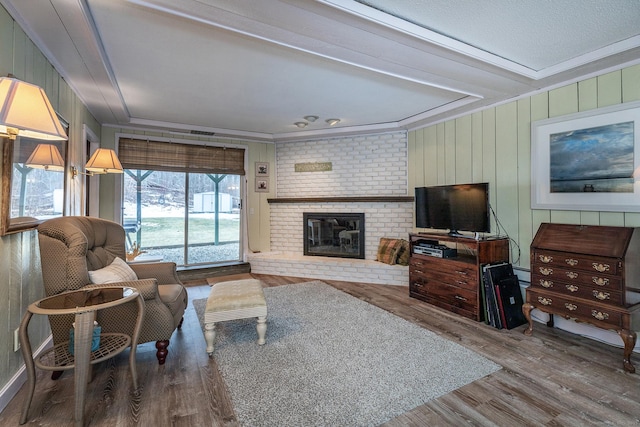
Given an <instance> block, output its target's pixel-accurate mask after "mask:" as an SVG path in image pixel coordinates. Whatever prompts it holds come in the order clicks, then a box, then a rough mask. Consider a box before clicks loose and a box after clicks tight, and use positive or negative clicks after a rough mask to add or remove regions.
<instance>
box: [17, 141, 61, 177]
mask: <svg viewBox="0 0 640 427" xmlns="http://www.w3.org/2000/svg"><path fill="white" fill-rule="evenodd" d="M24 164H25V166H28V167H30V168H36V169H46V170H48V171H56V172H62V171H63V170H64V160H62V156H61V155H60V151H58V147H56V146H55V145H53V144H38V146H37V147H36V149H35V150H33V153H31V155H30V156H29V158H28V159H27V161H26V162H25V163H24Z"/></svg>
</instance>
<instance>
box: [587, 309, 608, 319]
mask: <svg viewBox="0 0 640 427" xmlns="http://www.w3.org/2000/svg"><path fill="white" fill-rule="evenodd" d="M591 315H592V316H593V317H595V318H596V319H598V320H607V319H608V318H609V314H608V313H603V312H601V311H598V310H591Z"/></svg>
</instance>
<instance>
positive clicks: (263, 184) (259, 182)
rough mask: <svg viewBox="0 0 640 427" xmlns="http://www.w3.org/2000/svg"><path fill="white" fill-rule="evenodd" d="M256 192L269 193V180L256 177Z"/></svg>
mask: <svg viewBox="0 0 640 427" xmlns="http://www.w3.org/2000/svg"><path fill="white" fill-rule="evenodd" d="M256 192H257V193H268V192H269V178H263V177H261V176H260V177H256Z"/></svg>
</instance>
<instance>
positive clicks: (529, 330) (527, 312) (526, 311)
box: [522, 302, 534, 336]
mask: <svg viewBox="0 0 640 427" xmlns="http://www.w3.org/2000/svg"><path fill="white" fill-rule="evenodd" d="M533 308H534V307H533V305H531V304H530V303H528V302H525V303H524V304H522V314H524V317H525V319H527V323H528V324H529V326H528V327H527V329H525V330H524V332H523V333H524V334H525V335H527V336H530V335H531V334H533V320H531V310H533Z"/></svg>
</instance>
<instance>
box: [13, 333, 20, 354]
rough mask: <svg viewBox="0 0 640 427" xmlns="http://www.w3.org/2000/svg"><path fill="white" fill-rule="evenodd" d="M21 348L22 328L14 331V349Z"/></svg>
mask: <svg viewBox="0 0 640 427" xmlns="http://www.w3.org/2000/svg"><path fill="white" fill-rule="evenodd" d="M18 350H20V328H18V329H16V330H15V331H13V351H18Z"/></svg>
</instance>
